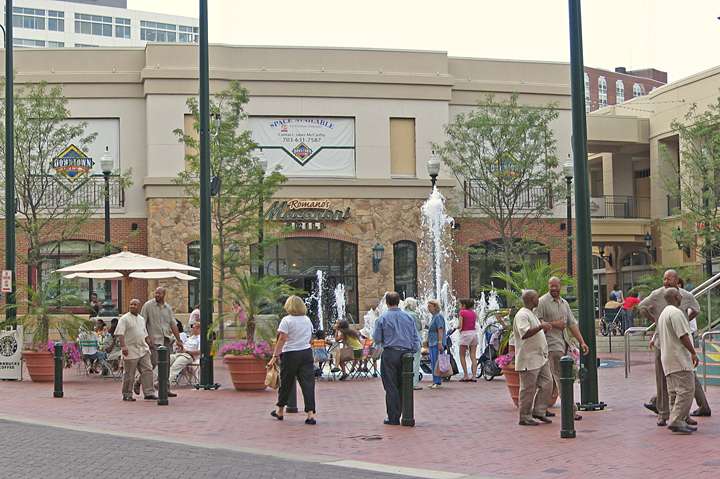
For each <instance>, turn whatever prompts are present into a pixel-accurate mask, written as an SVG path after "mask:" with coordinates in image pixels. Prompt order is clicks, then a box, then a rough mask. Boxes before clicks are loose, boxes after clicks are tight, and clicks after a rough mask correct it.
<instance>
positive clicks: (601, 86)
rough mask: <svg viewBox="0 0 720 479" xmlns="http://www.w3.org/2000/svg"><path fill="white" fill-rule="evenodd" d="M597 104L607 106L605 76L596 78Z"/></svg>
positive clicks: (601, 106)
mask: <svg viewBox="0 0 720 479" xmlns="http://www.w3.org/2000/svg"><path fill="white" fill-rule="evenodd" d="M598 104H599V105H600V108H603V107H605V106H607V80H605V77H600V78H598Z"/></svg>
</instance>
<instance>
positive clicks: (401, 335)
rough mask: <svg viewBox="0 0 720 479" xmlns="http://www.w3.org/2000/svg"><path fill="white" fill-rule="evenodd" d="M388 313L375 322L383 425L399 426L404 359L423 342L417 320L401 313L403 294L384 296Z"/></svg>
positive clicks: (374, 336) (374, 335)
mask: <svg viewBox="0 0 720 479" xmlns="http://www.w3.org/2000/svg"><path fill="white" fill-rule="evenodd" d="M385 302H386V303H387V306H388V310H387V312H386V313H385V314H383V315H382V316H380V317H379V318H378V320H377V321H376V322H375V331H374V332H373V340H375V342H376V343H377V344H382V345H383V352H382V356H381V357H382V362H381V364H380V376H381V377H382V383H383V388H385V407H386V409H387V415H388V417H387V419H385V421H383V423H384V424H389V425H391V426H399V425H400V414H401V412H402V391H401V389H400V385H401V383H402V357H403V354H405V353H414V352H415V351H416V350H417V345H418V343H419V342H420V336H419V335H418V332H417V329H416V328H415V321H413V319H412V317H410V315H409V314H407V313H406V312H404V311H403V310H401V309H400V308H399V307H398V305H399V304H400V295H399V294H397V293H395V292H390V293H387V295H385Z"/></svg>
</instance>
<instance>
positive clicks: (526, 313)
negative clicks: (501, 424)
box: [513, 290, 553, 426]
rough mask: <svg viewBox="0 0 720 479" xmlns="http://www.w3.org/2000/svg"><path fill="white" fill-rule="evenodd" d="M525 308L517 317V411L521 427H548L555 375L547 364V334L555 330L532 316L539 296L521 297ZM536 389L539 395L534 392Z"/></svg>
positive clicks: (525, 295) (530, 291)
mask: <svg viewBox="0 0 720 479" xmlns="http://www.w3.org/2000/svg"><path fill="white" fill-rule="evenodd" d="M522 301H523V305H524V306H523V307H522V308H520V311H518V312H517V314H516V315H515V319H514V321H513V335H514V336H515V370H516V371H518V373H519V376H520V394H519V398H518V409H519V410H520V423H519V424H520V425H521V426H537V425H539V424H540V423H539V422H537V421H533V418H535V419H537V420H538V421H541V422H544V423H546V424H549V423H551V422H552V420H551V419H548V418H547V417H546V413H547V408H548V404H549V403H550V396H551V395H552V390H553V381H552V375H551V373H550V365H549V364H548V346H547V341H546V340H545V334H541V333H542V332H548V331H550V330H552V328H553V327H552V325H551V324H550V323H541V322H540V320H539V319H538V318H537V316H535V313H533V309H535V308H536V307H537V305H538V294H537V292H536V291H534V290H527V291H525V292H524V293H523V295H522ZM539 333H540V334H539ZM536 387H537V392H536V391H535V388H536Z"/></svg>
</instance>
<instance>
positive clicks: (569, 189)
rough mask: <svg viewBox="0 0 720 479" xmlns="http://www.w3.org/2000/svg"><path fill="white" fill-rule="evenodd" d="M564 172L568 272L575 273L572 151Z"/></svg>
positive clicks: (569, 273)
mask: <svg viewBox="0 0 720 479" xmlns="http://www.w3.org/2000/svg"><path fill="white" fill-rule="evenodd" d="M563 173H565V181H567V196H566V197H565V198H566V200H567V250H568V252H567V273H568V275H569V276H571V277H572V275H573V253H572V195H571V193H572V180H573V176H574V174H575V165H573V161H572V158H570V153H568V157H567V161H566V162H565V164H564V165H563Z"/></svg>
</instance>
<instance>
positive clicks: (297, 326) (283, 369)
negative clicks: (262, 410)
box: [268, 296, 315, 424]
mask: <svg viewBox="0 0 720 479" xmlns="http://www.w3.org/2000/svg"><path fill="white" fill-rule="evenodd" d="M285 311H287V312H288V316H285V317H284V318H283V319H282V320H281V321H280V325H279V326H278V329H277V330H278V340H277V344H276V345H275V352H274V353H273V357H272V359H271V360H270V362H269V363H268V366H272V365H273V364H275V363H276V362H277V361H278V358H280V389H278V401H277V404H276V406H277V410H275V411H272V412H271V413H270V415H271V416H272V417H274V418H276V419H277V420H279V421H282V420H283V419H284V416H283V413H284V411H285V406H287V403H288V399H289V398H290V391H292V388H294V387H295V379H296V378H297V382H298V383H299V384H300V389H301V390H302V395H303V400H304V401H305V412H306V413H307V419H305V424H315V371H314V370H313V363H314V361H313V354H312V349H311V347H310V340H311V338H312V322H311V321H310V318H308V317H307V316H306V315H305V314H306V313H307V307H306V306H305V303H304V302H303V300H302V299H300V297H298V296H290V297H289V298H288V299H287V301H285Z"/></svg>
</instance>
